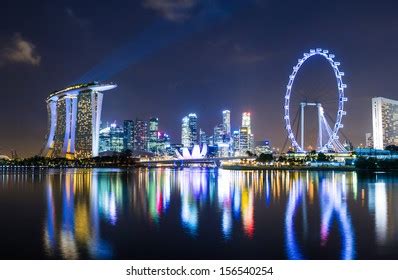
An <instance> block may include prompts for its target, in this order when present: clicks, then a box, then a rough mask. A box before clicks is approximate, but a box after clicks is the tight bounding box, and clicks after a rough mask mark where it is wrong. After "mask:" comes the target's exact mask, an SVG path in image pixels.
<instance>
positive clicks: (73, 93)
mask: <svg viewBox="0 0 398 280" xmlns="http://www.w3.org/2000/svg"><path fill="white" fill-rule="evenodd" d="M115 87H116V85H115V84H101V83H97V82H93V83H88V84H78V85H74V86H70V87H68V88H65V89H62V90H59V91H56V92H53V93H51V94H50V96H49V97H48V98H47V99H46V102H47V111H48V132H47V137H46V139H47V140H46V142H45V146H44V148H43V150H42V155H43V156H45V157H51V158H56V157H65V158H68V159H73V158H89V157H95V156H98V149H99V129H100V122H101V109H102V98H103V93H102V92H103V91H107V90H110V89H114V88H115Z"/></svg>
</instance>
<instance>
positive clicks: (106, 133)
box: [99, 125, 111, 153]
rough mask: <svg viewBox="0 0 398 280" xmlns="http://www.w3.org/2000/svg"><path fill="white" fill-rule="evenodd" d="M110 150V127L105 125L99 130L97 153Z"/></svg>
mask: <svg viewBox="0 0 398 280" xmlns="http://www.w3.org/2000/svg"><path fill="white" fill-rule="evenodd" d="M110 150H111V127H110V125H106V126H104V127H102V128H101V129H100V132H99V153H103V152H109V151H110Z"/></svg>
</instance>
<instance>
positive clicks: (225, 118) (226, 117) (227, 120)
mask: <svg viewBox="0 0 398 280" xmlns="http://www.w3.org/2000/svg"><path fill="white" fill-rule="evenodd" d="M222 122H223V125H224V129H225V135H227V136H228V137H230V136H231V112H230V111H229V110H224V111H223V112H222Z"/></svg>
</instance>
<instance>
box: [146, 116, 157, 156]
mask: <svg viewBox="0 0 398 280" xmlns="http://www.w3.org/2000/svg"><path fill="white" fill-rule="evenodd" d="M158 133H159V119H158V118H152V119H150V120H149V128H148V151H149V152H152V153H157V152H158V136H159V135H158Z"/></svg>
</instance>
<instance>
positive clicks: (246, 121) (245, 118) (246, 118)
mask: <svg viewBox="0 0 398 280" xmlns="http://www.w3.org/2000/svg"><path fill="white" fill-rule="evenodd" d="M242 127H247V128H248V129H249V133H251V119H250V113H249V112H244V113H243V114H242Z"/></svg>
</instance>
